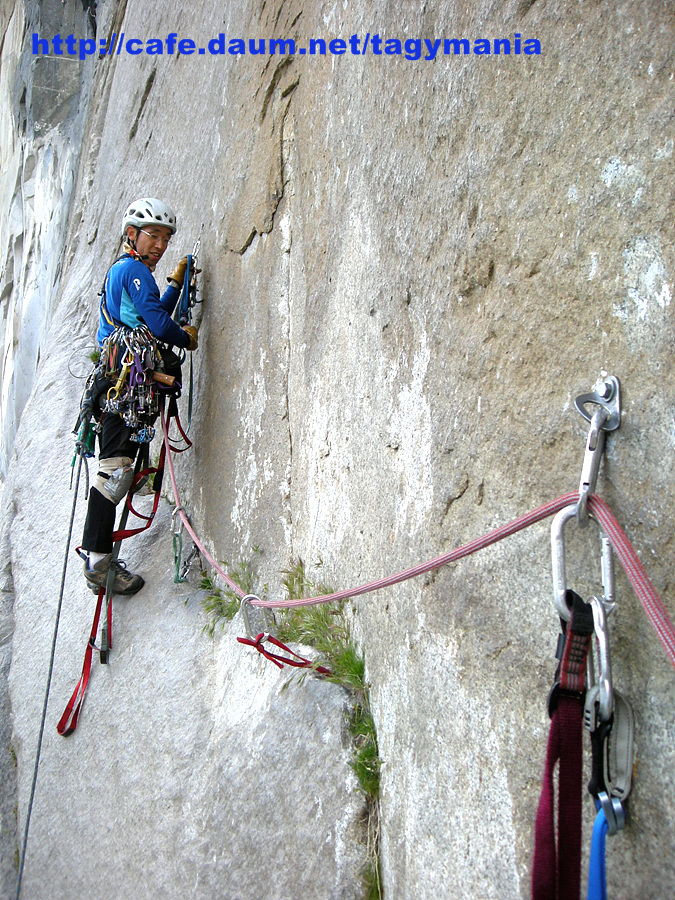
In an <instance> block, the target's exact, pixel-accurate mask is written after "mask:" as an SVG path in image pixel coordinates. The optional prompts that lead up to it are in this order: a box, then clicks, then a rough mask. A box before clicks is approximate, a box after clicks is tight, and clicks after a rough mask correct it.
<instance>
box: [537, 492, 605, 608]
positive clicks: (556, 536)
mask: <svg viewBox="0 0 675 900" xmlns="http://www.w3.org/2000/svg"><path fill="white" fill-rule="evenodd" d="M576 513H577V505H576V504H573V505H572V506H566V507H565V508H564V509H561V510H560V512H559V513H557V514H556V516H555V517H554V519H553V522H552V523H551V560H552V564H553V601H554V603H555V608H556V610H557V611H558V615H559V616H560V618H561V619H563V620H564V621H565V622H569V620H570V610H569V609H568V606H567V581H566V576H565V533H564V529H565V525H566V523H567V522H569V520H570V519H573V518H574V517H575V516H576ZM590 518H591V519H593V521H594V522H595V523H596V524H597V526H598V528H599V529H600V539H601V542H602V586H603V591H604V596H603V599H602V603H603V606H604V609H605V612H606V613H611V612H612V610H613V609H614V606H615V601H614V556H613V553H612V545H611V543H610V541H609V538H608V537H607V535H606V534H605V532H604V531H603V529H602V526H601V525H600V523H599V522H598V521H597V519H595V518H594V517H593V516H592V515H591V516H590Z"/></svg>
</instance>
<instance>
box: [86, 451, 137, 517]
mask: <svg viewBox="0 0 675 900" xmlns="http://www.w3.org/2000/svg"><path fill="white" fill-rule="evenodd" d="M133 480H134V467H133V460H132V459H130V457H128V456H113V457H111V458H110V459H101V460H99V463H98V473H97V475H96V478H95V479H94V483H93V485H92V487H95V488H96V490H97V491H99V493H101V494H102V495H103V496H104V497H105V499H106V500H110V501H111V502H112V503H114V504H115V506H117V504H118V503H119V502H120V500H122V499H123V498H124V496H125V495H126V494H127V492H128V490H129V488H130V487H131V482H132V481H133Z"/></svg>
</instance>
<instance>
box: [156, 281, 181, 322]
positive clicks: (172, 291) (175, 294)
mask: <svg viewBox="0 0 675 900" xmlns="http://www.w3.org/2000/svg"><path fill="white" fill-rule="evenodd" d="M180 292H181V288H179V287H174V286H173V285H172V284H170V285H169V287H168V288H167V289H166V290H165V291H164V293H163V294H162V296H161V297H160V300H159V302H160V303H161V304H162V306H163V307H164V309H165V310H166V311H167V313H168V314H169V315H170V316H172V315H173V311H174V309H175V308H176V303H178V298H179V297H180Z"/></svg>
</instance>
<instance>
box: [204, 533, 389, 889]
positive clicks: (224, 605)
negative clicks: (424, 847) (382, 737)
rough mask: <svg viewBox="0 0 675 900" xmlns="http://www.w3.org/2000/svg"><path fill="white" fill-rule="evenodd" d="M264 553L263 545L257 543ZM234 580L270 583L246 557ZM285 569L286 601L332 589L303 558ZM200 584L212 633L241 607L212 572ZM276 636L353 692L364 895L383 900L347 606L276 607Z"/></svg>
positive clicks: (368, 743)
mask: <svg viewBox="0 0 675 900" xmlns="http://www.w3.org/2000/svg"><path fill="white" fill-rule="evenodd" d="M254 552H255V553H259V552H260V551H259V549H258V548H254ZM223 565H224V566H225V568H226V569H227V573H228V575H229V576H230V578H232V580H233V581H234V582H235V584H237V585H238V586H239V587H240V588H241V589H242V590H243V591H244V592H245V593H246V594H256V595H257V596H258V597H261V598H263V597H265V596H266V594H267V585H264V586H263V589H262V592H261V591H260V590H256V582H257V574H256V566H255V564H254V563H253V562H251V561H250V560H243V561H240V562H238V563H236V564H235V565H234V566H232V565H230V564H229V563H224V564H223ZM281 574H282V584H283V586H284V588H285V591H286V600H298V599H301V598H306V597H313V596H320V595H322V594H330V593H332V589H331V588H330V587H329V586H328V585H326V584H325V583H324V582H321V581H318V582H317V581H314V580H312V579H311V578H310V577H309V576H308V574H307V571H306V569H305V564H304V562H303V561H302V560H301V559H298V560H297V561H296V562H294V563H292V564H291V565H290V566H289V567H288V568H287V569H284V570H283V572H282V573H281ZM200 587H201V588H202V589H203V590H205V591H207V594H206V596H205V597H204V599H203V600H202V607H203V609H204V610H205V612H206V614H207V616H208V621H207V624H206V625H205V626H204V630H205V631H206V632H207V633H208V634H210V635H213V634H214V632H215V629H216V626H217V625H218V624H220V625H221V626H224V625H225V623H226V622H229V621H231V620H232V619H233V618H234V617H235V615H236V614H237V612H238V611H239V607H240V602H241V601H240V598H239V596H238V594H237V593H236V592H235V591H234V590H233V589H232V588H230V587H227V586H225V587H222V588H221V587H219V586H218V585H217V583H216V581H215V580H214V578H212V577H211V576H209V575H204V576H203V577H202V581H201V584H200ZM275 623H276V625H275V635H276V637H277V638H278V639H279V640H281V641H283V642H284V643H287V644H288V643H297V644H304V645H305V646H309V647H313V648H314V650H316V652H317V657H316V659H315V660H314V668H317V667H318V666H324V667H325V668H327V669H329V670H330V672H331V674H330V675H325V676H322V677H325V678H326V679H327V680H328V681H332V682H333V683H334V684H339V685H341V686H342V687H343V688H345V689H346V690H347V691H349V693H350V695H351V698H352V704H351V708H350V711H349V713H348V720H347V724H348V729H349V734H350V737H351V743H352V759H351V763H350V765H351V768H352V770H353V772H354V774H355V776H356V778H357V781H358V784H359V788H360V790H361V792H362V794H363V796H364V799H365V807H364V816H363V822H362V825H363V828H364V833H365V845H366V863H365V865H364V868H363V871H362V878H363V888H364V894H363V898H364V900H382V898H383V896H384V894H383V890H382V879H381V875H380V854H379V794H380V767H381V761H380V758H379V755H378V749H377V734H376V730H375V722H374V720H373V716H372V713H371V711H370V701H369V690H368V684H367V682H366V679H365V661H364V657H363V654H362V653H360V652H359V650H358V649H357V647H356V646H355V644H354V641H353V638H352V634H351V628H350V624H349V619H348V616H347V608H346V606H345V604H344V603H321V604H318V605H315V606H302V607H296V608H294V609H283V610H276V614H275ZM309 672H311V670H304V671H303V672H302V673H301V674H300V675H297V676H294V677H295V678H296V679H297V680H299V681H302V679H304V678H305V677H306V676H307V674H309Z"/></svg>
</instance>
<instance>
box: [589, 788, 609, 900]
mask: <svg viewBox="0 0 675 900" xmlns="http://www.w3.org/2000/svg"><path fill="white" fill-rule="evenodd" d="M608 828H609V826H608V825H607V819H606V818H605V812H604V810H603V808H602V807H601V806H600V807H599V808H598V814H597V816H596V817H595V824H594V825H593V837H592V838H591V860H590V865H589V869H588V894H587V898H586V900H607V873H606V869H605V844H606V840H607V831H608Z"/></svg>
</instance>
